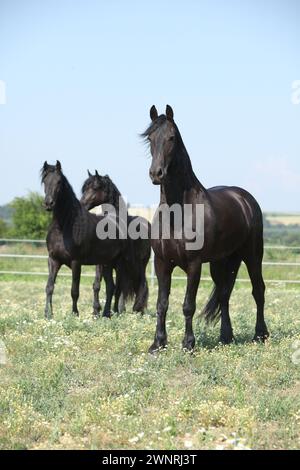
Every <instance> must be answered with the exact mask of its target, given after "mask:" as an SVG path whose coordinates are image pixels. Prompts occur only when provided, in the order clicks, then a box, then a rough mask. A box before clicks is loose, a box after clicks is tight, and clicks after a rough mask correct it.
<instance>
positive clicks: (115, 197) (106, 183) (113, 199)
mask: <svg viewBox="0 0 300 470" xmlns="http://www.w3.org/2000/svg"><path fill="white" fill-rule="evenodd" d="M95 178H97V181H98V182H99V187H101V189H102V188H103V189H105V190H106V192H107V199H108V200H107V203H108V204H111V205H112V206H114V207H119V198H120V197H122V194H121V192H120V191H119V189H118V188H117V186H116V185H115V183H114V182H113V181H112V180H111V178H110V177H109V176H108V175H104V176H101V175H98V176H97V175H91V176H89V177H88V178H87V179H86V180H85V182H84V183H83V185H82V188H81V192H82V193H84V192H85V191H86V190H87V189H88V187H89V186H90V185H91V184H92V183H93V181H94V179H95Z"/></svg>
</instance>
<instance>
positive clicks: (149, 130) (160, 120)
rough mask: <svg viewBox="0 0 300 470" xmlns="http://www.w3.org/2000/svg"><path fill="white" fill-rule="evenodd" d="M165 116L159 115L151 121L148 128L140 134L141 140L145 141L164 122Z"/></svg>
mask: <svg viewBox="0 0 300 470" xmlns="http://www.w3.org/2000/svg"><path fill="white" fill-rule="evenodd" d="M166 120H167V116H165V115H164V114H161V115H160V116H158V118H156V119H155V121H152V122H151V124H150V126H149V127H147V129H146V130H145V131H144V132H143V133H142V134H141V137H142V138H143V139H147V137H149V135H150V134H152V132H155V131H156V130H157V129H158V128H159V127H160V126H161V125H162V124H163V123H164V122H166Z"/></svg>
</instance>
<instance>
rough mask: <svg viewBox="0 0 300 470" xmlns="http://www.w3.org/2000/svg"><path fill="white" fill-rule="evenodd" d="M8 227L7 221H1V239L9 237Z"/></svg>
mask: <svg viewBox="0 0 300 470" xmlns="http://www.w3.org/2000/svg"><path fill="white" fill-rule="evenodd" d="M7 231H8V227H7V223H6V222H5V220H3V219H0V238H5V237H6V235H7Z"/></svg>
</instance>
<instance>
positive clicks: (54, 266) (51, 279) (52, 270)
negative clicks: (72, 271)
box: [45, 257, 61, 319]
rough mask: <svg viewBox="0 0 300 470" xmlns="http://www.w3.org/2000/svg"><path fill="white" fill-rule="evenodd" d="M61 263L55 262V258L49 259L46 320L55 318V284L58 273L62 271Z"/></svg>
mask: <svg viewBox="0 0 300 470" xmlns="http://www.w3.org/2000/svg"><path fill="white" fill-rule="evenodd" d="M60 267H61V263H60V262H59V261H56V260H54V259H53V258H50V257H49V258H48V269H49V276H48V281H47V285H46V306H45V318H47V319H50V318H52V316H53V309H52V296H53V291H54V284H55V280H56V276H57V273H58V271H59V270H60Z"/></svg>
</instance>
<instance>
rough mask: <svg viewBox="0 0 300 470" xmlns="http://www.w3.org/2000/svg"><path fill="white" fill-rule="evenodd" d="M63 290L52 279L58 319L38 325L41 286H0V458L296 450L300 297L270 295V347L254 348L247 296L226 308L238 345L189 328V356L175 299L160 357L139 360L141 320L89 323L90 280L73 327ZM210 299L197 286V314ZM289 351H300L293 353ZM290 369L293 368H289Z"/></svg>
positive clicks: (293, 292)
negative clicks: (69, 452)
mask: <svg viewBox="0 0 300 470" xmlns="http://www.w3.org/2000/svg"><path fill="white" fill-rule="evenodd" d="M69 288H70V280H69V279H66V278H60V279H59V281H58V284H57V287H56V291H55V296H54V308H55V312H54V314H55V319H54V320H53V321H45V320H44V319H43V309H44V280H42V279H36V280H22V279H21V278H19V279H18V280H2V281H0V339H1V340H2V341H3V342H4V344H5V347H6V353H7V363H6V365H0V378H1V382H0V413H1V417H0V420H1V424H0V446H1V448H9V449H20V448H28V449H45V448H50V449H70V448H79V449H81V448H82V449H83V448H85V449H113V448H123V449H139V448H146V449H174V448H175V449H176V448H182V449H193V448H203V449H222V448H224V449H232V448H234V449H244V448H251V449H273V448H274V449H275V448H276V449H283V448H287V449H293V448H299V446H300V376H299V372H300V364H299V365H297V364H295V362H297V361H295V358H296V359H297V358H299V356H300V352H299V350H298V349H297V348H299V344H300V342H299V341H300V334H299V332H300V329H299V326H300V316H299V312H300V289H297V288H294V289H292V288H291V289H288V290H284V289H282V288H280V287H270V288H269V289H268V292H267V304H266V318H267V322H268V326H269V330H270V332H271V338H270V340H269V341H268V342H267V344H265V345H261V344H253V343H252V342H251V339H252V336H253V332H254V323H255V308H254V304H253V302H252V297H251V294H250V288H249V286H245V285H242V286H241V285H239V286H237V288H236V290H235V291H234V295H233V297H232V319H233V325H234V331H235V336H236V344H233V345H230V346H225V347H224V346H220V345H218V327H215V328H213V327H205V326H204V325H203V324H202V323H201V322H200V321H199V311H198V313H197V315H196V318H195V322H194V323H195V330H196V335H197V347H196V350H195V352H194V354H193V355H190V354H188V353H183V352H182V350H181V339H182V336H183V318H182V313H181V302H182V299H183V293H184V286H183V284H182V283H177V284H176V285H175V288H174V289H173V291H172V296H171V304H170V309H169V314H168V319H167V320H168V332H169V347H168V349H167V350H166V351H164V352H161V353H159V354H157V355H154V356H150V355H149V354H147V348H148V347H149V345H150V343H151V341H152V338H153V333H154V327H155V316H154V314H155V301H156V288H154V289H152V291H151V296H150V304H149V314H147V315H145V316H144V317H141V316H140V315H135V314H132V313H130V309H128V312H127V313H125V314H124V315H121V316H115V317H113V318H112V319H111V320H107V319H99V320H93V319H92V317H91V311H92V309H91V299H92V292H91V280H89V279H84V280H83V282H82V288H81V298H80V304H79V306H80V307H81V310H80V313H81V315H80V318H79V319H78V318H74V317H72V316H71V315H70V305H71V304H70V298H69ZM209 291H210V286H209V285H208V284H203V286H202V288H201V289H200V291H199V295H198V305H199V308H200V307H201V306H202V305H203V304H204V302H205V301H206V299H207V297H208V295H209ZM297 341H298V342H299V344H297ZM293 358H294V361H293V360H292V359H293Z"/></svg>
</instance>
